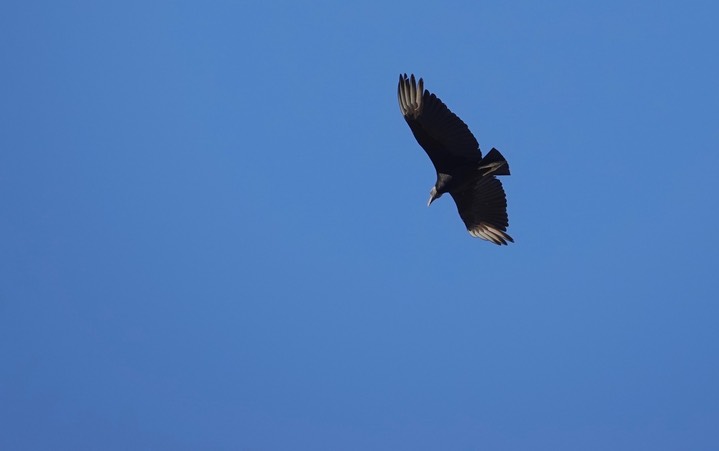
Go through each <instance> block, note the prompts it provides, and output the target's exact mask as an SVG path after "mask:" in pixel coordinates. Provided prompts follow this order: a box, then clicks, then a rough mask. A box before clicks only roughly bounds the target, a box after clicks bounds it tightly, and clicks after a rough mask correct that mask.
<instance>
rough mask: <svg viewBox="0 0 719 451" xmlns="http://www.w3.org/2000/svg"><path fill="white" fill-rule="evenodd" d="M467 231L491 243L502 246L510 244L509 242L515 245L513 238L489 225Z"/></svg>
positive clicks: (481, 225)
mask: <svg viewBox="0 0 719 451" xmlns="http://www.w3.org/2000/svg"><path fill="white" fill-rule="evenodd" d="M467 231H468V232H469V234H470V235H472V236H473V237H475V238H481V239H483V240H487V241H491V242H492V243H494V244H498V245H500V246H501V245H503V244H504V245H506V244H508V243H507V242H510V243H514V240H513V239H512V237H511V236H509V235H507V234H506V233H505V232H503V231H501V230H499V229H497V228H495V227H493V226H491V225H489V224H484V223H483V224H479V225H478V226H476V227H474V228H472V229H467Z"/></svg>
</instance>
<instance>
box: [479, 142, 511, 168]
mask: <svg viewBox="0 0 719 451" xmlns="http://www.w3.org/2000/svg"><path fill="white" fill-rule="evenodd" d="M479 169H480V170H481V171H482V175H490V174H491V175H509V163H507V160H505V159H504V156H503V155H502V154H501V153H499V151H498V150H497V149H495V148H494V147H492V150H490V151H489V153H488V154H487V155H485V156H484V158H482V161H481V162H480V163H479Z"/></svg>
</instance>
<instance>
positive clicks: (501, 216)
mask: <svg viewBox="0 0 719 451" xmlns="http://www.w3.org/2000/svg"><path fill="white" fill-rule="evenodd" d="M397 98H398V100H399V109H400V111H401V112H402V115H403V116H404V119H405V120H406V121H407V124H409V128H410V129H412V133H413V134H414V137H415V138H416V139H417V142H418V143H419V145H420V146H422V148H424V150H425V152H427V155H429V158H430V160H432V163H433V164H434V168H435V169H436V171H437V183H435V185H434V187H433V188H432V191H431V192H430V197H429V202H428V203H427V205H428V206H429V205H430V204H431V203H432V202H433V201H434V200H435V199H437V198H439V197H440V196H441V195H442V194H444V193H449V194H450V195H451V196H452V198H453V199H454V202H455V203H456V204H457V211H459V216H460V217H461V218H462V221H464V224H465V225H466V226H467V231H469V234H470V235H472V236H474V237H479V238H482V239H485V240H488V241H491V242H493V243H495V244H507V242H514V240H513V239H512V237H511V236H509V235H508V234H507V233H506V232H507V226H509V219H508V217H507V198H506V196H505V194H504V189H503V188H502V183H501V182H500V181H499V180H498V179H497V177H496V176H498V175H509V163H507V160H505V159H504V157H503V156H502V154H501V153H499V151H498V150H497V149H494V148H492V150H490V151H489V153H488V154H487V155H486V156H485V157H484V158H482V152H481V151H480V150H479V144H478V143H477V140H476V139H475V138H474V135H472V132H470V131H469V128H468V127H467V124H465V123H464V122H463V121H462V119H460V118H458V117H457V116H456V115H455V114H454V113H452V112H451V111H450V110H449V108H447V106H446V105H445V104H444V103H442V101H441V100H439V99H438V98H437V96H435V95H434V94H432V93H430V92H429V91H426V90H425V89H424V81H423V80H422V79H421V78H420V79H419V83H417V82H416V81H415V78H414V75H411V76H410V77H407V74H404V75H400V76H399V85H398V87H397Z"/></svg>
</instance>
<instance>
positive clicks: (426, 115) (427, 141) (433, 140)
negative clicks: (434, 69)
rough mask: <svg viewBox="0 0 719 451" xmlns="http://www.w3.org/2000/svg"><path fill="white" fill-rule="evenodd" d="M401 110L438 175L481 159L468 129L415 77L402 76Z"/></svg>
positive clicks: (398, 89)
mask: <svg viewBox="0 0 719 451" xmlns="http://www.w3.org/2000/svg"><path fill="white" fill-rule="evenodd" d="M397 99H398V100H399V109H400V111H401V112H402V115H403V116H404V118H405V120H406V121H407V124H409V127H410V128H411V129H412V133H413V134H414V137H415V138H416V139H417V142H419V145H420V146H422V148H424V150H425V152H427V155H429V158H430V159H431V160H432V163H433V164H434V167H435V169H437V171H438V172H444V170H445V169H451V168H452V167H453V166H455V165H457V164H461V163H466V162H470V161H477V160H479V159H480V158H482V153H481V152H480V151H479V144H478V143H477V140H476V139H475V137H474V135H472V132H471V131H469V127H467V124H465V123H464V122H463V121H462V119H460V118H459V117H457V115H456V114H454V113H452V112H451V111H450V110H449V108H447V106H446V105H445V104H444V103H442V101H441V100H439V99H438V98H437V96H436V95H434V94H432V93H430V92H429V91H426V90H425V89H424V82H423V80H422V79H421V78H420V79H419V83H417V82H416V80H415V78H414V74H413V75H411V76H410V77H407V74H404V75H400V76H399V85H398V86H397Z"/></svg>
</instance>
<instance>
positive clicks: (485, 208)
mask: <svg viewBox="0 0 719 451" xmlns="http://www.w3.org/2000/svg"><path fill="white" fill-rule="evenodd" d="M450 195H451V196H452V198H453V199H454V202H455V203H456V204H457V211H459V216H460V217H461V218H462V221H464V225H466V226H467V231H468V232H469V234H470V235H472V236H474V237H478V238H482V239H485V240H487V241H491V242H493V243H494V244H507V242H512V243H514V240H513V239H512V237H511V236H509V235H508V234H507V227H508V226H509V219H508V217H507V197H506V195H505V194H504V188H502V183H501V182H500V181H499V180H497V178H495V177H494V176H484V177H479V178H478V179H477V180H476V181H475V182H474V183H472V184H470V185H469V186H468V187H467V188H466V189H464V190H462V191H455V192H450Z"/></svg>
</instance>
